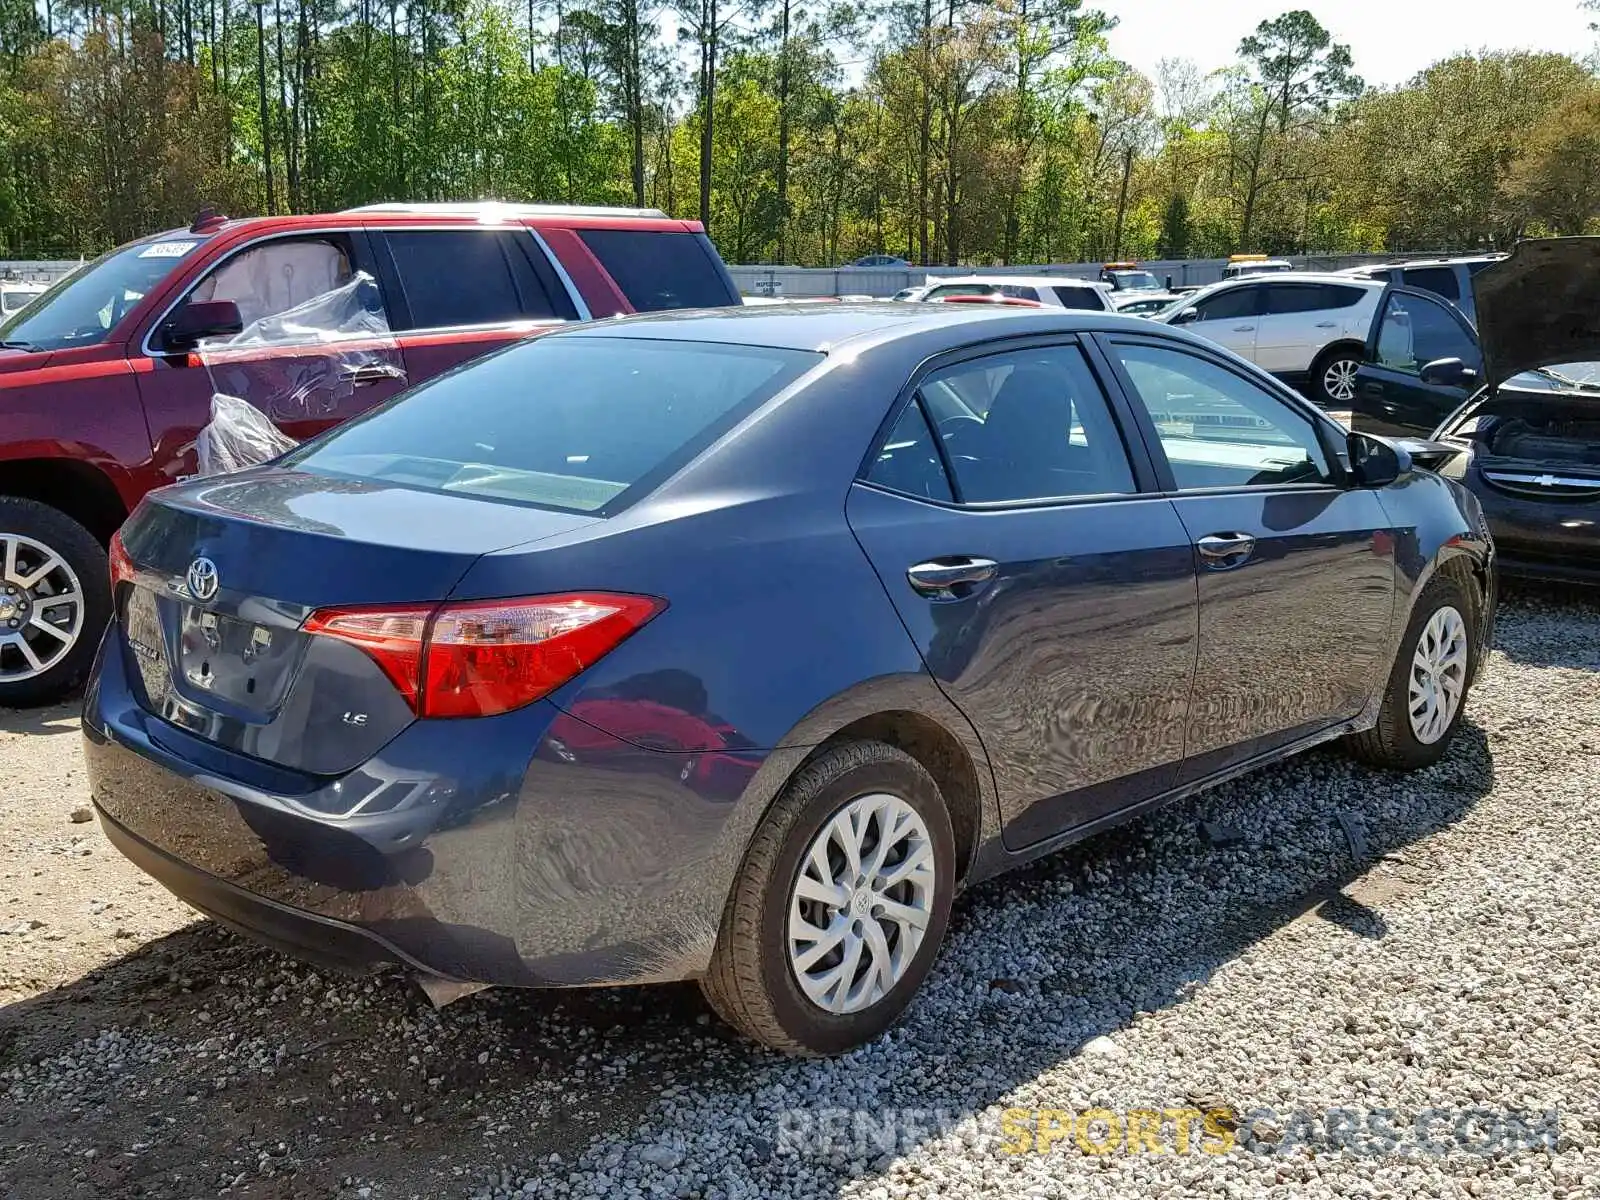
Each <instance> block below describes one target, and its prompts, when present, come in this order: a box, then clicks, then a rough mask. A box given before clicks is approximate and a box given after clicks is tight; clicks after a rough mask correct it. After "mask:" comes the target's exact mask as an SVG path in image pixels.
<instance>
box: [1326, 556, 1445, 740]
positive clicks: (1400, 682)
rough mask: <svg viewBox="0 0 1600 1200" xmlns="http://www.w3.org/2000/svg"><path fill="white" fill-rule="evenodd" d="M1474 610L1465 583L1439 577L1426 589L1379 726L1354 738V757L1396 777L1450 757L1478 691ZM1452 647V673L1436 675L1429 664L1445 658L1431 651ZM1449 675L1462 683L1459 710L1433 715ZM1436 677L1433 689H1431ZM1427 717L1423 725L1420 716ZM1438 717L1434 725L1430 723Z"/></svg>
mask: <svg viewBox="0 0 1600 1200" xmlns="http://www.w3.org/2000/svg"><path fill="white" fill-rule="evenodd" d="M1472 612H1473V606H1472V604H1471V602H1470V600H1469V598H1468V596H1467V592H1466V588H1465V587H1464V586H1463V585H1462V584H1461V582H1460V581H1459V580H1457V579H1455V578H1453V577H1451V576H1448V575H1435V576H1434V577H1433V578H1432V579H1431V580H1429V581H1428V583H1427V585H1426V586H1425V587H1424V588H1423V589H1422V594H1421V595H1420V596H1419V597H1418V598H1417V602H1416V604H1415V606H1413V608H1412V610H1411V620H1410V621H1409V623H1408V624H1407V625H1406V633H1405V637H1403V638H1402V639H1401V640H1400V652H1399V654H1398V655H1397V656H1396V658H1395V663H1394V666H1393V668H1392V669H1391V670H1390V672H1389V680H1388V684H1387V686H1386V687H1385V689H1384V693H1383V705H1382V707H1381V708H1380V709H1379V710H1378V720H1377V723H1376V724H1375V725H1373V727H1372V728H1371V729H1367V730H1364V731H1362V732H1361V733H1356V734H1352V735H1350V737H1349V738H1347V739H1346V745H1347V746H1348V747H1349V749H1350V752H1351V754H1352V755H1354V757H1356V758H1358V759H1360V760H1361V761H1362V762H1365V763H1369V764H1371V765H1372V766H1375V767H1386V768H1388V769H1390V770H1394V771H1416V770H1420V769H1421V768H1423V767H1431V766H1432V765H1433V764H1434V763H1436V762H1438V761H1439V760H1440V759H1441V758H1443V757H1444V755H1445V751H1446V750H1448V749H1449V747H1450V741H1451V739H1452V738H1453V737H1454V736H1455V732H1456V729H1457V728H1458V727H1459V726H1460V724H1461V716H1462V713H1463V712H1465V711H1466V707H1467V693H1468V692H1469V691H1470V690H1471V687H1472V656H1473V653H1474V652H1475V647H1474V646H1473V645H1472V638H1473V637H1474V636H1475V634H1474V626H1473V622H1472ZM1441 645H1444V646H1448V647H1449V649H1450V654H1449V662H1450V664H1451V666H1450V667H1449V668H1448V669H1447V670H1438V669H1435V670H1432V671H1430V670H1429V669H1428V668H1427V667H1426V666H1425V665H1424V660H1426V659H1429V658H1432V659H1433V660H1434V661H1435V663H1437V662H1438V661H1439V660H1440V658H1441V656H1440V655H1439V654H1437V653H1434V652H1433V651H1432V650H1430V647H1439V646H1441ZM1446 675H1452V676H1453V677H1454V679H1455V680H1456V684H1455V687H1456V689H1457V690H1456V692H1455V699H1454V702H1453V708H1451V707H1449V706H1448V705H1446V708H1447V711H1439V710H1437V709H1430V708H1429V707H1428V706H1429V703H1430V698H1431V700H1432V702H1434V703H1436V704H1438V703H1442V702H1443V700H1444V694H1445V693H1446V692H1448V690H1449V688H1448V686H1445V687H1443V688H1441V686H1440V683H1441V681H1442V680H1443V678H1444V677H1445V676H1446ZM1430 677H1431V680H1432V682H1431V684H1430ZM1419 709H1420V710H1421V711H1422V713H1423V714H1424V716H1423V718H1422V719H1421V720H1420V721H1419V718H1418V716H1417V713H1418V710H1419ZM1430 713H1431V714H1432V716H1433V720H1432V722H1431V725H1430V723H1429V721H1428V719H1427V715H1428V714H1430Z"/></svg>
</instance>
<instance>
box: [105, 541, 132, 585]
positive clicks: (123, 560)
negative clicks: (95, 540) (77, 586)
mask: <svg viewBox="0 0 1600 1200" xmlns="http://www.w3.org/2000/svg"><path fill="white" fill-rule="evenodd" d="M107 556H108V557H109V559H110V561H111V594H112V595H116V592H117V585H118V584H119V583H132V582H133V575H134V570H133V559H131V558H129V557H128V548H127V547H126V546H124V545H123V544H122V530H120V529H119V530H117V532H116V533H113V534H112V535H111V546H110V549H109V550H108V551H107Z"/></svg>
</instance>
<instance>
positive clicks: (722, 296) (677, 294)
mask: <svg viewBox="0 0 1600 1200" xmlns="http://www.w3.org/2000/svg"><path fill="white" fill-rule="evenodd" d="M578 236H579V237H580V238H582V239H583V244H584V245H585V246H587V247H588V248H589V251H590V253H592V254H593V255H594V256H595V257H596V258H598V259H599V260H600V265H601V266H603V267H604V268H605V269H606V272H607V273H608V274H609V275H610V276H611V278H612V279H614V280H615V281H616V284H617V286H618V287H619V288H621V289H622V294H623V295H624V296H626V297H627V298H628V303H629V304H631V305H633V307H634V309H635V311H637V312H654V311H657V310H659V309H664V308H723V307H725V306H727V305H730V304H738V303H739V294H738V292H737V291H735V290H734V288H733V285H732V283H731V282H730V281H729V279H728V276H727V273H726V271H725V270H724V268H723V266H722V260H721V259H719V258H718V257H717V252H716V251H715V250H714V249H712V247H711V243H710V242H708V241H707V240H706V237H705V235H704V234H698V233H663V232H661V231H660V230H656V229H580V230H579V231H578Z"/></svg>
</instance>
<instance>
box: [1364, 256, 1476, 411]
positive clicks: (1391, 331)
mask: <svg viewBox="0 0 1600 1200" xmlns="http://www.w3.org/2000/svg"><path fill="white" fill-rule="evenodd" d="M1441 358H1459V359H1460V360H1461V361H1462V363H1463V364H1465V365H1466V366H1468V367H1470V368H1472V369H1473V370H1474V371H1477V372H1479V373H1480V374H1481V372H1482V369H1483V356H1482V354H1481V353H1480V351H1479V349H1478V339H1477V336H1476V335H1475V334H1474V333H1473V331H1472V327H1471V326H1470V325H1469V324H1467V320H1466V318H1465V317H1463V316H1462V315H1461V313H1460V312H1459V311H1457V310H1456V309H1455V308H1453V307H1452V306H1451V305H1449V304H1446V303H1445V302H1444V301H1442V300H1440V299H1438V298H1437V297H1435V296H1432V295H1430V294H1428V293H1426V292H1419V291H1413V290H1411V289H1409V288H1397V287H1391V288H1389V289H1387V290H1386V291H1385V292H1384V294H1383V300H1382V302H1381V303H1379V305H1378V315H1377V316H1376V317H1375V318H1374V319H1373V323H1372V332H1371V334H1370V335H1369V336H1368V338H1367V349H1366V361H1365V362H1363V363H1362V364H1361V369H1360V370H1358V371H1357V372H1356V395H1355V400H1354V401H1353V403H1352V405H1351V409H1352V411H1351V423H1352V424H1353V425H1354V426H1355V428H1357V429H1360V430H1362V431H1363V432H1366V433H1377V434H1385V435H1392V436H1409V437H1417V436H1421V437H1427V436H1428V435H1429V434H1431V433H1432V432H1433V431H1434V430H1435V429H1437V428H1438V427H1439V423H1440V422H1441V421H1443V420H1444V419H1445V418H1446V417H1448V416H1449V415H1450V414H1451V413H1453V412H1454V411H1455V410H1456V409H1457V408H1459V407H1460V406H1461V405H1462V404H1464V403H1465V402H1466V399H1467V396H1468V394H1469V392H1470V391H1472V390H1473V387H1474V386H1475V385H1463V384H1460V383H1434V382H1432V381H1429V380H1425V379H1423V378H1422V368H1423V367H1425V366H1426V365H1427V364H1428V363H1430V362H1434V361H1436V360H1438V359H1441Z"/></svg>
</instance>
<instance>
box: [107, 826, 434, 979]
mask: <svg viewBox="0 0 1600 1200" xmlns="http://www.w3.org/2000/svg"><path fill="white" fill-rule="evenodd" d="M95 811H96V812H97V813H98V814H99V816H100V828H101V830H102V831H104V833H105V835H106V840H107V841H108V842H110V843H111V844H112V845H113V846H115V847H116V848H117V850H118V851H120V852H121V854H122V855H123V857H124V858H126V859H128V861H129V862H131V863H133V865H134V866H136V867H138V868H139V869H140V870H141V871H143V872H144V873H145V874H146V875H148V876H150V877H151V878H152V879H154V880H155V881H156V882H157V883H159V884H160V885H161V886H162V887H164V888H166V889H167V890H168V891H169V892H171V893H172V894H173V895H174V896H177V897H178V899H180V900H182V901H183V902H184V903H185V904H188V905H190V906H191V907H193V908H197V909H199V910H200V911H201V912H203V913H204V914H205V915H206V916H208V917H210V918H211V919H212V920H214V921H216V922H218V923H219V924H222V925H226V926H227V927H228V928H230V929H233V930H235V931H237V932H239V933H242V934H244V935H246V936H247V937H250V938H253V939H255V940H256V941H258V942H261V943H263V944H264V945H267V946H271V947H272V948H273V949H274V950H280V951H282V952H283V953H285V954H289V955H292V956H293V957H295V958H299V959H303V960H304V961H306V962H309V963H313V964H314V965H316V966H319V967H328V968H332V969H334V970H341V971H354V972H361V973H364V972H368V971H375V970H378V969H380V968H382V967H384V966H386V965H389V964H398V965H400V966H405V967H410V968H411V969H413V970H417V971H421V972H424V973H426V974H430V975H432V974H437V972H435V971H434V970H432V968H430V967H428V966H427V965H426V964H424V963H420V962H418V961H417V960H416V959H414V958H412V957H411V956H410V955H409V954H407V953H406V952H405V951H404V950H401V949H400V948H399V947H398V946H395V945H393V944H392V943H390V942H387V941H385V940H384V939H383V938H381V937H379V936H378V935H377V934H375V933H373V932H371V931H370V930H367V929H363V928H362V927H361V926H359V925H352V924H350V923H349V922H346V921H336V920H334V919H333V918H331V917H323V916H318V915H317V914H315V913H310V912H306V911H304V910H303V909H297V908H291V907H289V906H288V905H286V904H279V903H277V902H276V901H272V900H268V899H266V898H265V897H263V896H258V895H256V894H255V893H253V892H247V891H246V890H245V889H244V888H242V887H237V886H235V885H234V884H231V883H228V882H227V881H225V880H222V879H218V878H217V877H216V876H215V875H210V874H207V873H206V872H205V871H200V870H197V869H195V868H194V867H191V866H190V865H189V864H188V863H185V862H181V861H179V860H178V859H176V858H174V857H173V856H172V855H170V854H168V853H167V852H166V851H165V850H162V849H160V848H159V847H156V846H153V845H151V844H150V843H149V842H147V841H145V840H144V839H143V838H142V837H140V836H139V835H138V834H136V833H134V832H133V831H132V830H131V829H129V828H127V827H126V826H125V825H123V824H121V823H120V822H119V821H117V820H116V819H115V818H114V817H111V816H109V815H108V814H107V813H106V811H105V810H104V809H103V808H101V807H100V806H99V805H98V804H96V805H95Z"/></svg>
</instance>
